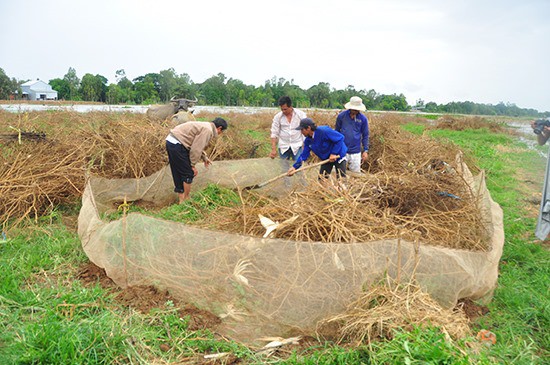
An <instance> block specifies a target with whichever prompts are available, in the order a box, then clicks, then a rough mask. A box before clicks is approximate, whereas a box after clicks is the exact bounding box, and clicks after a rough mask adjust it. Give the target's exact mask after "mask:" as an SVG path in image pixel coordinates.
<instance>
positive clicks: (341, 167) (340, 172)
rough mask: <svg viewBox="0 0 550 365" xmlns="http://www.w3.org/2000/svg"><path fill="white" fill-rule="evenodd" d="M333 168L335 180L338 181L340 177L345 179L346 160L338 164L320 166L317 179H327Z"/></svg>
mask: <svg viewBox="0 0 550 365" xmlns="http://www.w3.org/2000/svg"><path fill="white" fill-rule="evenodd" d="M333 167H334V168H335V169H336V178H338V179H339V178H341V177H346V160H342V161H340V162H338V161H334V162H327V163H326V164H324V165H321V168H320V169H319V175H320V176H319V177H325V178H327V177H329V175H330V173H331V172H332V168H333Z"/></svg>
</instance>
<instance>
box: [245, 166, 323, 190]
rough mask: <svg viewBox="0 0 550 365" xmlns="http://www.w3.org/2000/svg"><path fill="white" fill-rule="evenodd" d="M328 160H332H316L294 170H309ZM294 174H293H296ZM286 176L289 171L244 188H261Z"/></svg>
mask: <svg viewBox="0 0 550 365" xmlns="http://www.w3.org/2000/svg"><path fill="white" fill-rule="evenodd" d="M327 162H330V160H329V159H327V160H323V161H319V162H316V163H313V164H311V165H305V166H302V167H300V168H299V169H296V171H295V172H294V174H296V173H297V172H300V171H304V170H308V169H311V168H313V167H316V166H321V165H324V164H326V163H327ZM294 174H293V175H294ZM286 176H289V175H288V173H287V172H285V173H283V174H281V175H278V176H275V177H274V178H271V179H269V180H267V181H264V182H262V183H259V184H256V185H252V186H247V187H245V188H243V190H252V189H259V188H262V187H264V186H266V185H268V184H271V183H272V182H274V181H277V180H279V179H282V178H283V177H286Z"/></svg>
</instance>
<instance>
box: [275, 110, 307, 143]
mask: <svg viewBox="0 0 550 365" xmlns="http://www.w3.org/2000/svg"><path fill="white" fill-rule="evenodd" d="M306 117H307V116H306V113H304V112H303V111H301V110H299V109H295V108H293V109H292V118H291V119H290V123H289V122H288V119H287V118H286V115H284V114H283V112H282V111H281V112H278V113H277V114H275V116H274V117H273V122H272V123H271V138H277V139H278V140H279V151H280V152H281V153H283V152H285V151H286V150H288V148H289V147H290V148H292V153H294V154H296V152H298V150H299V149H300V147H302V144H303V143H304V136H303V135H302V132H301V131H297V130H295V128H297V127H298V126H299V125H300V120H302V119H304V118H306Z"/></svg>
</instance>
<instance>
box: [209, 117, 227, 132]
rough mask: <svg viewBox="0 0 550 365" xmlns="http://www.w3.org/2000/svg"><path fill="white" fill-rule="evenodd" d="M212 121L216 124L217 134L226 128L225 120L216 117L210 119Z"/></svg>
mask: <svg viewBox="0 0 550 365" xmlns="http://www.w3.org/2000/svg"><path fill="white" fill-rule="evenodd" d="M212 123H214V125H215V126H216V130H217V131H218V134H222V132H223V131H225V130H226V129H227V122H226V121H225V119H223V118H220V117H217V118H216V119H214V120H213V121H212Z"/></svg>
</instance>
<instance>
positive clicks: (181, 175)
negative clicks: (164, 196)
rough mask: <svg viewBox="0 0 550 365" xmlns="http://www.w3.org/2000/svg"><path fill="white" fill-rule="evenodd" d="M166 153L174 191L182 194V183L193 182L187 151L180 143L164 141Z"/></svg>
mask: <svg viewBox="0 0 550 365" xmlns="http://www.w3.org/2000/svg"><path fill="white" fill-rule="evenodd" d="M166 152H168V162H169V163H170V170H171V171H172V179H174V191H175V192H176V193H183V183H184V182H185V183H187V184H191V183H192V182H193V177H194V176H195V174H194V173H193V168H192V167H191V159H190V158H189V150H188V149H187V148H185V147H184V146H183V145H182V144H180V143H171V142H168V141H166Z"/></svg>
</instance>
